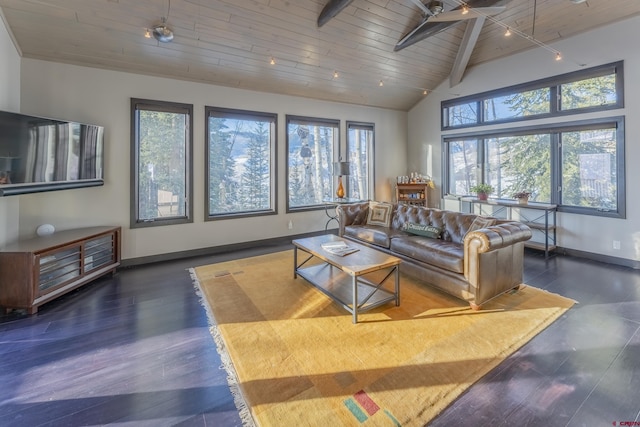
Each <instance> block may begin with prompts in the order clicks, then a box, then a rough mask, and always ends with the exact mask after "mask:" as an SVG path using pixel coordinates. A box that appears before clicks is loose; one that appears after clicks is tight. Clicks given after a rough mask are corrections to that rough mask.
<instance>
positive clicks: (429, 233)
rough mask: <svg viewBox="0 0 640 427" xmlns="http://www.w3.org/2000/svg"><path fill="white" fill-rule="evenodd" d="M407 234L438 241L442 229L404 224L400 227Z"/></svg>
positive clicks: (424, 225) (425, 225)
mask: <svg viewBox="0 0 640 427" xmlns="http://www.w3.org/2000/svg"><path fill="white" fill-rule="evenodd" d="M402 230H403V231H406V232H407V233H411V234H416V235H418V236H425V237H431V238H432V239H439V238H440V237H441V236H442V229H441V228H438V227H434V226H433V225H427V224H414V223H413V222H405V223H404V226H403V227H402Z"/></svg>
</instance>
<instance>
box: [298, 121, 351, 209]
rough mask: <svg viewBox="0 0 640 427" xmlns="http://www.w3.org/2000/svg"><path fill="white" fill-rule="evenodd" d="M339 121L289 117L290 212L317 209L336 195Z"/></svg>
mask: <svg viewBox="0 0 640 427" xmlns="http://www.w3.org/2000/svg"><path fill="white" fill-rule="evenodd" d="M339 134H340V122H339V121H338V120H328V119H314V118H308V117H297V116H287V212H290V211H293V210H304V209H316V208H318V207H320V206H322V205H323V200H326V199H330V198H333V197H335V188H336V186H337V178H334V176H333V170H332V169H333V162H336V161H338V160H339V156H338V153H339V151H340V147H339Z"/></svg>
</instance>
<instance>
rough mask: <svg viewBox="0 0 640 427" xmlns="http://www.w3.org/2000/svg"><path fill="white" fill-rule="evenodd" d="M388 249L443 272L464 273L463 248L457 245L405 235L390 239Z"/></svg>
mask: <svg viewBox="0 0 640 427" xmlns="http://www.w3.org/2000/svg"><path fill="white" fill-rule="evenodd" d="M390 249H391V250H392V251H394V252H396V253H398V254H402V255H405V256H408V257H410V258H413V259H415V260H417V261H421V262H424V263H427V264H431V265H434V266H436V267H440V268H442V269H444V270H449V271H453V272H454V273H463V272H464V246H463V245H461V244H458V243H453V242H446V241H444V240H440V239H431V238H429V237H423V236H409V235H406V236H405V237H396V238H393V239H391V247H390Z"/></svg>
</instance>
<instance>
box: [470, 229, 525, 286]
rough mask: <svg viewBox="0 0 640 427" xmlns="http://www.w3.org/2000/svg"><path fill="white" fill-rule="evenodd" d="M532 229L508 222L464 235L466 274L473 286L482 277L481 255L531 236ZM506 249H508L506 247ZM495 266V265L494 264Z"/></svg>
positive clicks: (523, 240)
mask: <svg viewBox="0 0 640 427" xmlns="http://www.w3.org/2000/svg"><path fill="white" fill-rule="evenodd" d="M531 235H532V234H531V229H530V228H529V227H528V226H527V225H525V224H522V223H520V222H507V223H502V224H498V225H492V226H490V227H487V228H482V229H480V230H476V231H472V232H470V233H467V235H466V236H464V275H465V277H466V279H467V280H469V282H470V283H471V285H472V286H475V285H478V284H479V282H480V279H481V277H482V272H481V271H480V269H481V267H480V265H481V263H480V257H481V256H482V255H483V254H488V253H491V252H494V251H500V250H501V249H504V248H508V247H509V246H512V245H515V244H516V243H518V242H526V241H527V240H529V239H530V238H531ZM505 250H506V249H505ZM494 267H495V266H494Z"/></svg>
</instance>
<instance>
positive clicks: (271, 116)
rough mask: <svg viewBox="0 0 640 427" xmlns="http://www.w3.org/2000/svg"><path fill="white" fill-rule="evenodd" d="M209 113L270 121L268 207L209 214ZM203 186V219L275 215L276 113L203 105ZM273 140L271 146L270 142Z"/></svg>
mask: <svg viewBox="0 0 640 427" xmlns="http://www.w3.org/2000/svg"><path fill="white" fill-rule="evenodd" d="M211 113H215V117H218V118H227V119H241V120H253V119H256V118H260V119H265V120H266V121H269V122H271V123H272V126H273V135H272V140H271V141H270V142H269V143H270V148H269V149H270V152H271V158H272V162H273V164H272V165H271V173H272V176H271V177H270V178H271V197H272V200H271V203H272V206H271V208H269V209H261V210H255V211H242V212H240V211H239V212H228V213H227V212H225V213H220V214H214V215H211V213H210V212H209V196H210V188H209V117H211ZM204 129H205V130H204V151H205V154H204V188H205V200H204V220H205V221H220V220H225V219H239V218H251V217H257V216H267V215H277V214H278V179H277V177H278V114H277V113H268V112H264V111H251V110H240V109H235V108H224V107H213V106H207V105H205V107H204ZM272 141H273V146H271V142H272Z"/></svg>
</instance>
